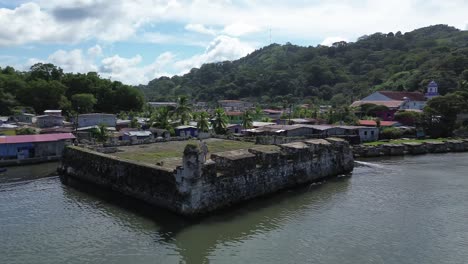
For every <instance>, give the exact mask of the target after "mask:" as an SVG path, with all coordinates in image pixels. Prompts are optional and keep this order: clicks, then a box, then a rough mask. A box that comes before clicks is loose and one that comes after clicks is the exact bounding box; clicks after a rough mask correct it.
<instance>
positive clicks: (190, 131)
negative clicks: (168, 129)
mask: <svg viewBox="0 0 468 264" xmlns="http://www.w3.org/2000/svg"><path fill="white" fill-rule="evenodd" d="M175 134H176V136H178V137H188V136H192V137H197V136H198V129H197V127H195V126H178V127H176V128H175Z"/></svg>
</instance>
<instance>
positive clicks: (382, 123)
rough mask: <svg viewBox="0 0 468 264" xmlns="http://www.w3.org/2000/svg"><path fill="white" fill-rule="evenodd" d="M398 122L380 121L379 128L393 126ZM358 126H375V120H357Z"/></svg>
mask: <svg viewBox="0 0 468 264" xmlns="http://www.w3.org/2000/svg"><path fill="white" fill-rule="evenodd" d="M397 123H398V122H394V121H380V126H383V127H389V126H394V125H395V124H397ZM359 125H361V126H377V123H376V122H375V120H359Z"/></svg>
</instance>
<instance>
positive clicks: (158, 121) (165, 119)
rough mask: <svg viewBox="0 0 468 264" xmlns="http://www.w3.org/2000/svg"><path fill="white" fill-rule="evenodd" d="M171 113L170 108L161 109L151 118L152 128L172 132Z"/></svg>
mask: <svg viewBox="0 0 468 264" xmlns="http://www.w3.org/2000/svg"><path fill="white" fill-rule="evenodd" d="M169 118H170V112H169V108H167V107H161V108H159V109H158V110H156V112H154V113H153V115H152V116H151V118H150V123H151V124H152V125H151V126H152V127H156V128H161V129H168V130H170V129H171V128H172V127H171V124H170V120H169Z"/></svg>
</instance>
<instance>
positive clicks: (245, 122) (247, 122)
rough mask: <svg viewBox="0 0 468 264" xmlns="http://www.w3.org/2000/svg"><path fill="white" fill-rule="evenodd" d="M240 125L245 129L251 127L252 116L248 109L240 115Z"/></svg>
mask: <svg viewBox="0 0 468 264" xmlns="http://www.w3.org/2000/svg"><path fill="white" fill-rule="evenodd" d="M242 126H243V127H244V128H245V129H249V128H252V127H253V117H252V113H251V112H250V110H247V111H245V112H244V114H243V115H242Z"/></svg>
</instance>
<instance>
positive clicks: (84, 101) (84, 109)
mask: <svg viewBox="0 0 468 264" xmlns="http://www.w3.org/2000/svg"><path fill="white" fill-rule="evenodd" d="M71 99H72V100H71V101H72V106H73V109H74V110H75V111H77V112H78V113H80V114H81V113H90V112H93V109H94V105H95V104H96V103H97V100H96V98H95V97H94V95H92V94H89V93H82V94H74V95H73V96H72V97H71Z"/></svg>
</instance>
